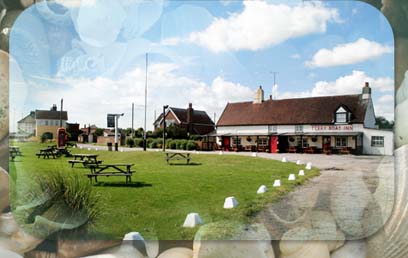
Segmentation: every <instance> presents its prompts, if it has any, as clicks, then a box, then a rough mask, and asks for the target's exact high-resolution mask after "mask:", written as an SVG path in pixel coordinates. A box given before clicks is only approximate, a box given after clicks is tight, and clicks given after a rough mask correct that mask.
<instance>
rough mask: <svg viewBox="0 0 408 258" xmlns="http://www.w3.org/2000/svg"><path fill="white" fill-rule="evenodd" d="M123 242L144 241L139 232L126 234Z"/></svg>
mask: <svg viewBox="0 0 408 258" xmlns="http://www.w3.org/2000/svg"><path fill="white" fill-rule="evenodd" d="M123 240H131V241H133V240H141V241H144V238H143V236H142V235H141V234H140V233H139V232H129V233H127V234H125V236H124V237H123Z"/></svg>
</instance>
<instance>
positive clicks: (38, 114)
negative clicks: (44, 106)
mask: <svg viewBox="0 0 408 258" xmlns="http://www.w3.org/2000/svg"><path fill="white" fill-rule="evenodd" d="M35 119H49V120H59V119H62V120H64V121H67V120H68V113H67V111H62V113H61V111H52V110H36V111H35Z"/></svg>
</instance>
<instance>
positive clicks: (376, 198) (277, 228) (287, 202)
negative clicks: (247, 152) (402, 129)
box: [256, 153, 394, 240]
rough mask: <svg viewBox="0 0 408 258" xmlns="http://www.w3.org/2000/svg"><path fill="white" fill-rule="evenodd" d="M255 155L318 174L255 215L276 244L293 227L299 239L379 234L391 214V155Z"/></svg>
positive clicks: (392, 181) (392, 193) (351, 237)
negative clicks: (300, 164) (309, 168)
mask: <svg viewBox="0 0 408 258" xmlns="http://www.w3.org/2000/svg"><path fill="white" fill-rule="evenodd" d="M258 156H260V157H264V158H270V159H276V160H281V159H282V158H283V157H286V158H287V159H288V161H292V162H296V160H301V161H302V162H303V163H304V164H305V163H307V162H312V164H313V166H316V167H317V168H319V169H320V170H321V175H320V176H318V177H315V178H312V179H311V180H310V181H309V182H308V183H306V184H304V185H302V186H300V187H298V188H297V189H296V190H295V191H294V192H292V193H290V194H288V195H287V196H285V197H283V198H282V199H281V200H280V201H278V202H276V203H272V204H270V205H268V207H267V208H266V209H265V210H264V211H262V212H261V213H260V214H259V215H258V217H257V218H256V219H257V221H258V222H261V223H263V224H264V225H265V226H266V227H267V229H268V230H269V232H270V234H271V237H272V239H281V238H282V236H284V234H285V233H286V232H288V231H290V230H292V231H293V229H295V228H306V229H307V230H306V231H305V232H307V233H304V234H303V235H302V236H301V237H300V238H304V239H333V240H334V239H339V238H342V237H343V235H342V234H340V235H339V234H338V231H339V230H340V231H341V232H342V233H344V236H345V237H346V239H360V238H363V237H366V236H369V235H371V234H373V233H374V232H376V231H377V230H378V229H380V228H381V226H383V225H384V223H385V222H386V220H387V219H388V218H389V216H390V214H391V211H392V207H393V203H394V157H392V156H353V155H320V154H311V155H310V154H266V153H260V154H258ZM305 172H306V173H307V170H305ZM289 234H290V233H289ZM287 235H288V234H287ZM289 238H290V236H289ZM294 238H299V235H296V237H294Z"/></svg>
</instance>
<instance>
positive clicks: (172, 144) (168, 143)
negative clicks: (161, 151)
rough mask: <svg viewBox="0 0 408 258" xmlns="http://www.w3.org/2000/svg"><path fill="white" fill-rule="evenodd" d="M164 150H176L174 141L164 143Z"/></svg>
mask: <svg viewBox="0 0 408 258" xmlns="http://www.w3.org/2000/svg"><path fill="white" fill-rule="evenodd" d="M166 148H167V149H172V150H175V149H176V148H177V142H176V140H172V139H169V140H167V141H166Z"/></svg>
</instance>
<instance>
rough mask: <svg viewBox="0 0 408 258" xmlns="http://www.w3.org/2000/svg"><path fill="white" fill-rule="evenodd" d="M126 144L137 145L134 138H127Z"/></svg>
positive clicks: (131, 146)
mask: <svg viewBox="0 0 408 258" xmlns="http://www.w3.org/2000/svg"><path fill="white" fill-rule="evenodd" d="M126 145H127V146H129V147H130V148H133V147H135V140H133V139H132V138H127V139H126Z"/></svg>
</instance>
